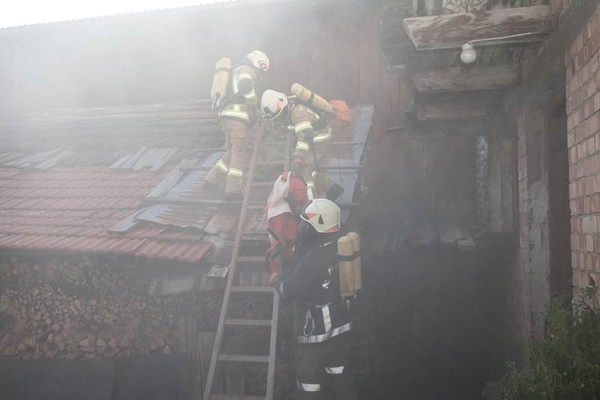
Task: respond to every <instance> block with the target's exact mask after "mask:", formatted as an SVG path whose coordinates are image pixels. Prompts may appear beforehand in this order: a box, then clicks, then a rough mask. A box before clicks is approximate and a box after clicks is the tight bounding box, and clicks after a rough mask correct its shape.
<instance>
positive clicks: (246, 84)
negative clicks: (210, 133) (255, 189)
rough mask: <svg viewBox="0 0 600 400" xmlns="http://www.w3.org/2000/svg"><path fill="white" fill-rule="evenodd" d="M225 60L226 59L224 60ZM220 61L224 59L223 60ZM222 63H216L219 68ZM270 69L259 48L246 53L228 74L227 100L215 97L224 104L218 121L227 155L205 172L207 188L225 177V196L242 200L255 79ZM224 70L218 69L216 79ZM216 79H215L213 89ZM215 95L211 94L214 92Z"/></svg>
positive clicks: (205, 186)
mask: <svg viewBox="0 0 600 400" xmlns="http://www.w3.org/2000/svg"><path fill="white" fill-rule="evenodd" d="M225 60H226V59H225ZM220 61H221V60H220ZM218 66H219V63H218V64H217V67H218ZM268 70H269V58H268V57H267V56H266V55H265V53H263V52H262V51H259V50H254V51H253V52H251V53H250V54H248V55H247V56H246V61H245V62H244V63H243V64H241V65H239V66H238V67H236V68H234V69H233V71H231V74H230V75H229V74H227V75H226V79H228V81H226V83H225V87H226V88H227V89H226V93H227V95H226V97H225V99H224V100H223V99H221V98H220V99H214V98H213V101H214V102H215V104H218V105H219V108H220V107H221V106H222V107H223V108H222V110H220V112H219V123H220V125H221V129H222V131H223V133H224V135H225V154H224V155H223V157H221V159H220V160H219V161H217V163H216V164H215V165H214V166H213V168H212V169H211V170H210V171H209V172H208V174H206V181H205V184H204V188H205V189H214V188H216V187H217V186H218V184H219V182H220V181H222V180H223V179H225V178H226V185H225V198H226V199H227V200H241V198H242V194H241V193H242V187H241V183H242V177H243V175H244V168H245V155H246V154H245V153H246V143H247V139H248V134H249V131H250V127H251V125H252V109H253V108H254V107H255V106H256V105H257V104H258V98H257V94H256V87H255V85H256V81H257V79H258V77H259V76H260V74H263V73H265V72H267V71H268ZM221 72H222V70H219V68H217V71H215V78H217V74H219V73H221ZM215 81H217V79H215V80H214V81H213V90H212V91H211V92H214V85H215V83H214V82H215ZM211 95H212V93H211Z"/></svg>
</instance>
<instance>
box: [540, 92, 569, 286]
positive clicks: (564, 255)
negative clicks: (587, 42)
mask: <svg viewBox="0 0 600 400" xmlns="http://www.w3.org/2000/svg"><path fill="white" fill-rule="evenodd" d="M547 143H548V148H547V164H546V165H548V181H549V218H548V220H549V239H550V290H551V292H552V293H553V294H561V295H571V294H572V286H571V211H570V208H569V156H568V147H567V113H566V101H565V94H564V92H563V93H562V94H560V95H559V96H557V97H556V99H555V100H554V101H553V102H552V104H551V106H550V110H549V115H548V140H547Z"/></svg>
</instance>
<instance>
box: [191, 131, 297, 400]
mask: <svg viewBox="0 0 600 400" xmlns="http://www.w3.org/2000/svg"><path fill="white" fill-rule="evenodd" d="M287 136H288V138H289V137H290V135H287ZM262 137H263V129H262V127H260V128H259V129H258V130H257V132H256V135H255V138H254V149H253V151H252V158H251V161H250V167H249V170H248V174H247V175H246V176H247V178H246V184H245V187H244V197H243V202H242V207H241V211H240V216H239V221H238V227H237V231H236V235H235V241H234V245H233V252H232V256H231V263H230V265H229V273H228V276H227V283H226V286H225V293H224V295H223V304H222V306H221V314H220V316H219V323H218V326H217V334H216V337H215V342H214V347H213V351H212V357H211V361H210V366H209V369H208V375H207V378H206V385H205V387H204V396H203V397H202V398H203V399H204V400H211V399H212V400H242V399H244V400H272V399H273V391H274V387H275V360H276V357H275V351H276V346H277V326H278V319H279V294H278V293H277V292H276V291H275V290H274V289H273V288H272V287H270V286H241V285H238V284H236V269H237V266H238V264H241V263H255V264H256V263H262V264H264V262H265V259H264V256H246V255H243V254H241V253H242V242H243V241H244V237H245V235H247V234H248V233H245V232H244V227H245V225H246V222H247V221H246V219H247V211H248V209H249V208H250V207H252V205H251V204H250V198H251V196H250V195H251V192H252V189H253V186H255V187H260V186H264V183H262V185H261V183H256V184H255V183H254V175H255V172H256V167H257V165H275V164H280V165H282V166H287V165H289V153H290V151H289V149H290V142H291V140H290V139H288V140H287V142H286V151H285V154H286V156H285V160H281V161H276V162H275V161H270V162H263V163H259V162H258V157H259V153H260V147H261V146H260V145H261V142H262ZM236 293H246V294H250V295H253V296H268V297H270V298H271V299H272V302H273V308H272V315H271V318H270V319H239V318H229V317H228V312H229V311H230V310H229V301H230V298H231V295H232V294H236ZM230 326H242V327H258V326H263V327H270V331H271V332H270V342H269V354H268V355H247V354H225V353H224V352H223V351H222V350H223V349H222V347H223V346H222V345H223V339H224V336H225V330H226V328H227V327H230ZM218 363H263V364H267V382H266V394H265V396H246V395H240V394H235V395H228V394H224V395H223V394H213V386H214V382H215V376H216V372H217V364H218Z"/></svg>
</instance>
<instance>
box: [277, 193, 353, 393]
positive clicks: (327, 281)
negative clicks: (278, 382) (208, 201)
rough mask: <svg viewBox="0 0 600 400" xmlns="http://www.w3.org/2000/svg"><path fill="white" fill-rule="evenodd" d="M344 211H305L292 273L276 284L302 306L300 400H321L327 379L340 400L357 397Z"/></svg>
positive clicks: (322, 204)
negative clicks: (341, 261)
mask: <svg viewBox="0 0 600 400" xmlns="http://www.w3.org/2000/svg"><path fill="white" fill-rule="evenodd" d="M340 214H341V211H340V208H339V207H338V206H337V205H336V204H335V203H334V202H333V201H331V200H327V199H322V198H317V199H314V200H312V201H310V202H309V203H308V204H307V205H306V206H305V207H304V209H303V210H302V213H301V215H300V217H301V223H300V227H299V229H298V239H297V240H296V245H295V247H294V253H293V261H292V268H291V271H289V272H286V271H285V270H284V271H283V273H282V275H280V276H278V277H276V278H275V279H274V281H273V285H274V287H275V289H276V290H277V291H278V292H279V293H280V294H281V296H282V297H283V298H285V299H289V300H292V301H296V302H297V306H298V307H299V313H298V315H299V320H298V325H297V326H298V332H297V347H296V384H297V389H298V398H299V399H320V398H321V396H322V385H323V383H324V381H325V380H326V379H325V378H326V377H328V378H329V379H327V381H328V382H330V383H331V385H332V389H333V390H334V392H335V396H336V398H337V399H338V400H356V399H358V395H357V393H356V390H355V388H354V385H353V383H352V380H351V378H350V371H349V370H348V368H349V367H348V361H349V341H348V332H349V331H350V330H351V329H352V325H351V322H350V315H349V313H348V310H347V308H346V307H345V304H344V300H343V298H342V296H341V294H340V290H339V285H338V278H339V275H338V258H337V245H336V243H337V239H338V237H339V231H340V228H341V226H340Z"/></svg>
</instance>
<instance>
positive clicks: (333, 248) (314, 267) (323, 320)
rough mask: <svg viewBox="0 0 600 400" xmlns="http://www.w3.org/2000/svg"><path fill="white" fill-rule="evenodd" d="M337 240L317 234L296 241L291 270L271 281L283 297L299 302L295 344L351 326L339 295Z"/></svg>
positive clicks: (322, 339) (318, 340)
mask: <svg viewBox="0 0 600 400" xmlns="http://www.w3.org/2000/svg"><path fill="white" fill-rule="evenodd" d="M336 240H337V235H336V234H317V235H314V236H312V237H309V238H307V239H305V240H303V241H302V242H300V243H297V244H296V246H295V248H294V255H293V261H292V263H293V268H292V271H291V273H290V274H288V275H287V276H286V275H284V276H283V277H280V278H278V279H277V280H276V281H275V282H274V286H275V288H276V289H277V291H278V292H279V293H280V294H281V295H282V297H284V298H286V299H289V300H294V301H297V302H298V303H299V304H300V307H301V310H300V311H301V312H300V313H299V321H298V325H297V326H298V332H297V337H298V343H322V342H325V341H326V340H328V339H330V338H332V337H335V336H338V335H341V334H342V333H345V332H348V331H350V330H351V328H352V326H351V323H350V315H349V313H348V311H347V309H346V308H345V305H344V304H343V300H342V297H341V296H340V294H339V284H338V260H337V245H336Z"/></svg>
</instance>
